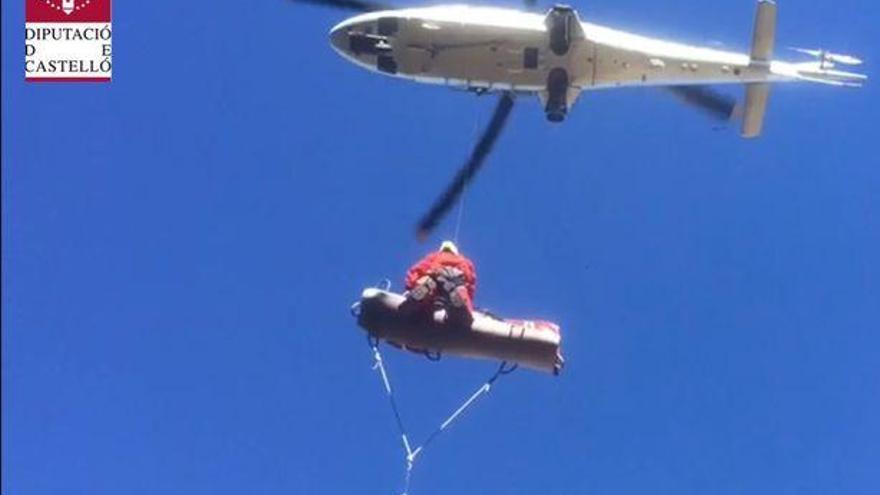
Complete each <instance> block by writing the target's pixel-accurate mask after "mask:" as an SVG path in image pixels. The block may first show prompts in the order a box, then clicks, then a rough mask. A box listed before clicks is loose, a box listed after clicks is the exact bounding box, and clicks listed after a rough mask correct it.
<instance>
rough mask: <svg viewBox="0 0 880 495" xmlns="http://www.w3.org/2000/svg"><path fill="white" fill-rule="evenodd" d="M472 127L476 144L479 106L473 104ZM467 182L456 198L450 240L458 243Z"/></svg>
mask: <svg viewBox="0 0 880 495" xmlns="http://www.w3.org/2000/svg"><path fill="white" fill-rule="evenodd" d="M474 109H475V110H474V128H473V130H472V131H471V141H473V142H474V144H476V142H477V139H478V135H479V130H480V107H479V106H478V105H475V106H474ZM467 190H468V183H467V182H465V183H464V186H463V187H462V190H461V197H459V198H458V218H457V219H456V220H455V231H454V232H453V236H452V241H453V242H455V244H456V245H457V244H458V234H459V232H460V231H461V221H462V218H463V217H464V199H465V196H467Z"/></svg>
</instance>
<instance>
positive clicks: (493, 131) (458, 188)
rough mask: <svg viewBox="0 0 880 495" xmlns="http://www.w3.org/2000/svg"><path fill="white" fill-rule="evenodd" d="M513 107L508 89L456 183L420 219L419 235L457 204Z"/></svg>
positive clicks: (450, 185)
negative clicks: (456, 201)
mask: <svg viewBox="0 0 880 495" xmlns="http://www.w3.org/2000/svg"><path fill="white" fill-rule="evenodd" d="M512 108H513V94H511V93H509V92H505V93H504V94H503V95H502V96H501V99H500V100H498V106H496V107H495V113H493V114H492V120H490V121H489V125H488V126H487V127H486V130H485V131H483V135H482V136H481V137H480V140H479V141H478V142H477V145H476V146H475V147H474V150H473V151H472V152H471V156H470V158H468V160H467V161H466V162H465V164H464V166H462V167H461V169H459V171H458V173H457V174H455V178H454V179H452V183H450V184H449V187H447V188H446V191H444V192H443V194H442V195H441V196H440V197H439V198H438V199H437V201H436V202H435V203H434V206H432V207H431V209H430V210H428V213H427V214H426V215H425V216H424V217H422V219H421V220H420V221H419V224H418V230H417V232H416V235H417V236H418V238H419V239H424V238H425V237H427V236H428V234H430V233H431V231H432V230H434V228H435V227H436V226H437V225H438V224H439V223H440V220H442V219H443V217H444V216H445V215H446V214H447V213H448V212H449V210H450V209H451V208H452V206H453V205H454V204H455V200H456V199H458V197H459V196H461V193H462V191H464V188H465V186H467V184H468V183H469V182H470V181H471V180H473V178H474V176H475V175H476V174H477V172H478V171H479V170H480V167H481V166H482V165H483V163H484V162H485V160H486V157H487V156H488V155H489V152H490V151H492V147H493V146H494V145H495V141H496V140H497V139H498V135H499V134H500V133H501V130H502V129H503V128H504V124H505V123H506V122H507V117H508V116H510V110H511V109H512Z"/></svg>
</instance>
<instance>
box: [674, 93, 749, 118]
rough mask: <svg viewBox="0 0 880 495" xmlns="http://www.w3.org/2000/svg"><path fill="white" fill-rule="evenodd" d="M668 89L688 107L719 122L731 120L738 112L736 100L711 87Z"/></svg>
mask: <svg viewBox="0 0 880 495" xmlns="http://www.w3.org/2000/svg"><path fill="white" fill-rule="evenodd" d="M666 89H668V90H669V91H671V92H672V93H673V94H674V95H676V96H678V97H679V98H680V99H681V100H682V101H684V102H685V103H687V104H688V105H693V106H695V107H697V108H699V109H700V110H702V111H703V112H705V113H707V114H708V115H709V116H711V117H714V118H716V119H718V120H723V121H727V120H730V119H731V118H732V117H733V112H734V110H736V98H734V97H732V96H728V95H725V94H722V93H719V92H718V91H715V90H714V89H712V88H711V87H709V86H667V87H666Z"/></svg>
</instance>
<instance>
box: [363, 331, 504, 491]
mask: <svg viewBox="0 0 880 495" xmlns="http://www.w3.org/2000/svg"><path fill="white" fill-rule="evenodd" d="M369 342H370V347H371V348H372V350H373V360H374V364H373V369H374V370H378V371H379V375H380V376H381V378H382V385H383V386H384V387H385V394H386V395H387V396H388V402H389V404H391V410H392V411H393V412H394V419H395V420H396V421H397V429H398V432H399V433H400V438H401V443H402V444H403V450H404V453H405V457H404V461H405V462H406V466H405V467H406V472H405V474H404V478H403V493H402V495H408V492H409V485H410V478H411V475H412V469H413V466H414V465H415V462H416V459H417V458H418V456H419V454H421V453H422V452H424V450H425V448H426V447H427V446H428V445H429V444H430V443H431V442H433V441H434V440H435V439H436V438H437V437H438V436H440V434H441V433H443V432H444V431H445V430H446V429H447V428H449V426H450V425H452V423H453V422H455V420H456V419H458V418H459V417H460V416H461V415H462V414H464V412H465V411H467V410H468V409H469V408H470V407H471V406H472V405H473V404H474V402H476V401H477V399H479V398H480V397H482V396H483V395H486V394H488V393H489V391H490V390H491V389H492V385H494V384H495V381H496V380H498V378H500V377H501V376H502V375H507V374H510V373H513V371H514V370H516V368H517V365H516V364H514V365H513V366H510V367H508V365H507V361H504V362H502V363H501V365H500V366H499V367H498V370H497V371H496V372H495V373H494V374H493V375H492V376H491V377H490V378H489V379H488V380H486V383H484V384H483V385H481V386H480V388H478V389H477V390H476V392H474V393H473V394H471V396H470V397H468V398H467V400H465V401H464V402H463V403H462V404H461V405H460V406H458V408H457V409H456V410H455V411H454V412H453V413H452V414H450V415H449V417H447V418H446V419H445V420H444V421H443V422H442V423H440V426H438V427H437V428H436V429H435V430H434V431H433V432H432V433H431V434H430V435H428V437H427V438H426V439H425V441H424V442H423V443H422V444H421V445H419V446H418V447H416V448H415V449H413V448H412V444H411V443H410V440H409V435H408V434H407V432H406V427H405V426H404V424H403V419H402V418H401V416H400V409H399V408H398V407H397V401H396V400H395V399H394V392H393V390H392V389H391V380H390V379H389V378H388V371H387V370H386V369H385V363H384V361H383V359H382V353H381V352H379V341H378V339H370V340H369Z"/></svg>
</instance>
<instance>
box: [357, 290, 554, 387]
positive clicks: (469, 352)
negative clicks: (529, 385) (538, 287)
mask: <svg viewBox="0 0 880 495" xmlns="http://www.w3.org/2000/svg"><path fill="white" fill-rule="evenodd" d="M405 300H406V297H405V296H404V295H401V294H397V293H394V292H390V291H388V290H383V289H379V288H372V287H371V288H368V289H365V290H364V291H363V293H362V294H361V299H360V301H359V302H357V303H355V305H354V306H353V307H352V310H353V311H352V313H353V314H354V315H355V316H356V317H357V320H358V325H360V326H361V327H362V328H363V329H364V330H366V331H367V333H368V334H369V336H370V337H371V338H374V339H378V340H385V341H386V342H388V343H389V344H391V345H393V346H395V347H399V348H401V349H405V350H408V351H412V352H416V353H420V354H425V355H426V356H428V357H429V358H431V357H435V358H436V357H439V356H440V355H443V354H446V355H454V356H460V357H466V358H477V359H491V360H497V361H506V362H508V363H516V364H519V365H522V366H525V367H527V368H532V369H535V370H539V371H546V372H550V373H553V374H555V375H558V374H559V372H560V371H561V370H562V367H563V365H564V363H565V361H564V359H563V358H562V353H561V344H562V336H561V334H560V332H559V326H558V325H556V324H555V323H551V322H548V321H541V320H505V319H501V318H498V317H495V316H493V315H491V314H488V313H486V312H483V311H474V312H473V323H472V324H471V325H470V327H469V328H468V327H466V326H464V325H462V324H454V323H452V322H449V321H447V318H446V310H445V309H442V308H438V309H436V310H434V311H433V312H432V313H431V314H429V315H424V314H419V315H415V317H414V316H413V315H411V314H404V313H402V312H401V311H400V306H401V304H403V302H404V301H405Z"/></svg>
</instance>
